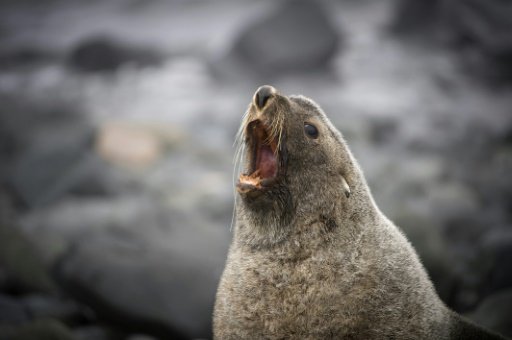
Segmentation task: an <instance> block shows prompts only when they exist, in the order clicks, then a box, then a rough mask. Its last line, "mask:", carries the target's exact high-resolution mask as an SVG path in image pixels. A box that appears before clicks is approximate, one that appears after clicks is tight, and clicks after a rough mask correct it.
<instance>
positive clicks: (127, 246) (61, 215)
mask: <svg viewBox="0 0 512 340" xmlns="http://www.w3.org/2000/svg"><path fill="white" fill-rule="evenodd" d="M202 213H204V212H201V211H195V212H192V211H190V212H182V211H176V210H173V209H170V208H169V207H166V206H164V205H162V203H161V202H159V201H158V200H156V199H154V198H152V197H150V196H145V195H143V193H137V194H136V195H134V196H130V197H119V198H115V199H113V198H109V199H101V200H98V199H88V200H84V199H81V200H76V201H75V202H73V201H71V200H70V201H68V202H67V203H66V204H60V205H58V206H55V207H54V208H52V209H48V210H47V211H39V212H33V213H32V214H31V216H29V217H27V218H25V219H24V220H23V225H24V227H25V229H26V231H27V233H28V234H30V235H31V238H32V239H33V240H34V242H36V243H37V245H38V249H39V251H40V253H41V254H42V255H41V257H42V258H43V259H45V261H46V262H47V263H48V264H49V265H52V264H53V266H54V268H55V271H54V272H55V273H56V276H57V279H58V281H59V282H60V283H61V284H62V285H63V286H64V287H65V288H66V290H67V291H68V292H69V293H70V294H71V295H72V296H73V297H75V298H77V299H79V300H80V301H81V302H83V303H84V304H86V305H88V306H90V307H91V308H92V309H93V310H94V311H95V312H96V314H97V315H98V316H99V318H100V319H102V320H107V321H109V322H111V323H114V324H117V325H118V326H120V328H121V329H126V330H128V331H131V332H137V333H142V334H151V335H153V336H157V337H160V338H163V339H175V338H209V337H210V336H211V334H210V332H211V315H212V308H213V302H214V297H215V292H216V287H217V283H218V280H219V278H220V274H221V272H222V269H223V267H224V261H225V258H226V252H227V247H228V244H229V238H230V235H229V232H228V230H227V228H226V227H222V228H221V227H220V226H219V225H216V224H212V223H211V222H210V221H208V220H207V219H205V218H204V216H202Z"/></svg>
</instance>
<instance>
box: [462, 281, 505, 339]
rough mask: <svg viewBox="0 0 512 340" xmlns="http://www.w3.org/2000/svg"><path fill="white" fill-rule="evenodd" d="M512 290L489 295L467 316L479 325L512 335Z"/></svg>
mask: <svg viewBox="0 0 512 340" xmlns="http://www.w3.org/2000/svg"><path fill="white" fill-rule="evenodd" d="M510 315H512V290H511V289H508V290H504V291H501V292H497V293H495V294H493V295H491V296H489V297H487V298H486V299H485V300H484V301H482V303H480V305H479V306H478V307H477V308H476V309H475V310H474V311H472V312H471V313H468V314H466V316H467V317H468V318H469V319H471V320H473V321H474V322H476V323H477V324H479V325H482V326H484V327H487V328H489V329H491V330H494V331H496V332H499V333H501V334H503V335H505V336H509V337H512V323H511V322H510Z"/></svg>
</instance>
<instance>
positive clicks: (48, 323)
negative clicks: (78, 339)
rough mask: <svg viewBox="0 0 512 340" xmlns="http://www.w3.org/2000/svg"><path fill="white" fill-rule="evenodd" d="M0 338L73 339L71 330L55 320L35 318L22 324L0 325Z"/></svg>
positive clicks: (30, 339) (9, 339) (20, 339)
mask: <svg viewBox="0 0 512 340" xmlns="http://www.w3.org/2000/svg"><path fill="white" fill-rule="evenodd" d="M0 339H6V340H7V339H8V340H40V339H44V340H75V337H74V336H73V334H72V333H71V331H70V330H69V329H68V328H67V327H66V326H65V325H64V324H62V323H61V322H59V321H57V320H52V319H47V320H36V321H33V322H31V323H27V324H23V325H0Z"/></svg>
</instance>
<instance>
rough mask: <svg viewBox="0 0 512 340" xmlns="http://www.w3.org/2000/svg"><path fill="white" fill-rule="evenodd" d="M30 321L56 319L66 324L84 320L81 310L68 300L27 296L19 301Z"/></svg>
mask: <svg viewBox="0 0 512 340" xmlns="http://www.w3.org/2000/svg"><path fill="white" fill-rule="evenodd" d="M20 300H21V302H22V303H23V306H24V307H25V310H26V311H27V313H29V315H30V317H31V318H32V319H49V318H51V319H58V320H61V321H63V322H66V323H72V322H77V321H80V320H82V319H84V315H83V314H84V311H83V308H82V307H80V306H79V305H78V304H77V303H75V302H73V301H70V300H63V299H59V298H56V297H53V296H48V295H41V294H37V295H34V294H33V295H28V296H24V297H23V298H21V299H20Z"/></svg>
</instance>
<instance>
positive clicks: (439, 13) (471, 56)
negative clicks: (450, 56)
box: [392, 0, 512, 81]
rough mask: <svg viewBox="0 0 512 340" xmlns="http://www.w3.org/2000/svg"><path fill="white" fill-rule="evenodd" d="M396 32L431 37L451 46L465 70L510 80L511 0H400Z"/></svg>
mask: <svg viewBox="0 0 512 340" xmlns="http://www.w3.org/2000/svg"><path fill="white" fill-rule="evenodd" d="M392 28H393V30H394V31H395V33H399V34H408V35H411V34H416V35H418V34H420V35H421V36H422V40H424V38H428V37H432V36H433V37H434V38H435V39H437V40H438V41H440V42H443V43H444V42H448V43H450V44H451V45H452V46H454V47H455V48H456V49H457V51H458V52H462V54H461V56H462V57H463V59H464V61H465V62H466V63H467V64H468V66H469V67H468V68H467V69H468V70H471V71H472V72H473V73H476V74H477V75H480V76H484V77H487V78H491V79H494V80H498V81H503V80H506V81H510V80H512V4H511V3H510V2H507V1H502V0H489V1H479V0H455V1H449V0H435V1H428V0H414V1H408V0H403V1H399V2H398V3H397V8H396V13H395V18H394V21H393V23H392Z"/></svg>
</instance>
